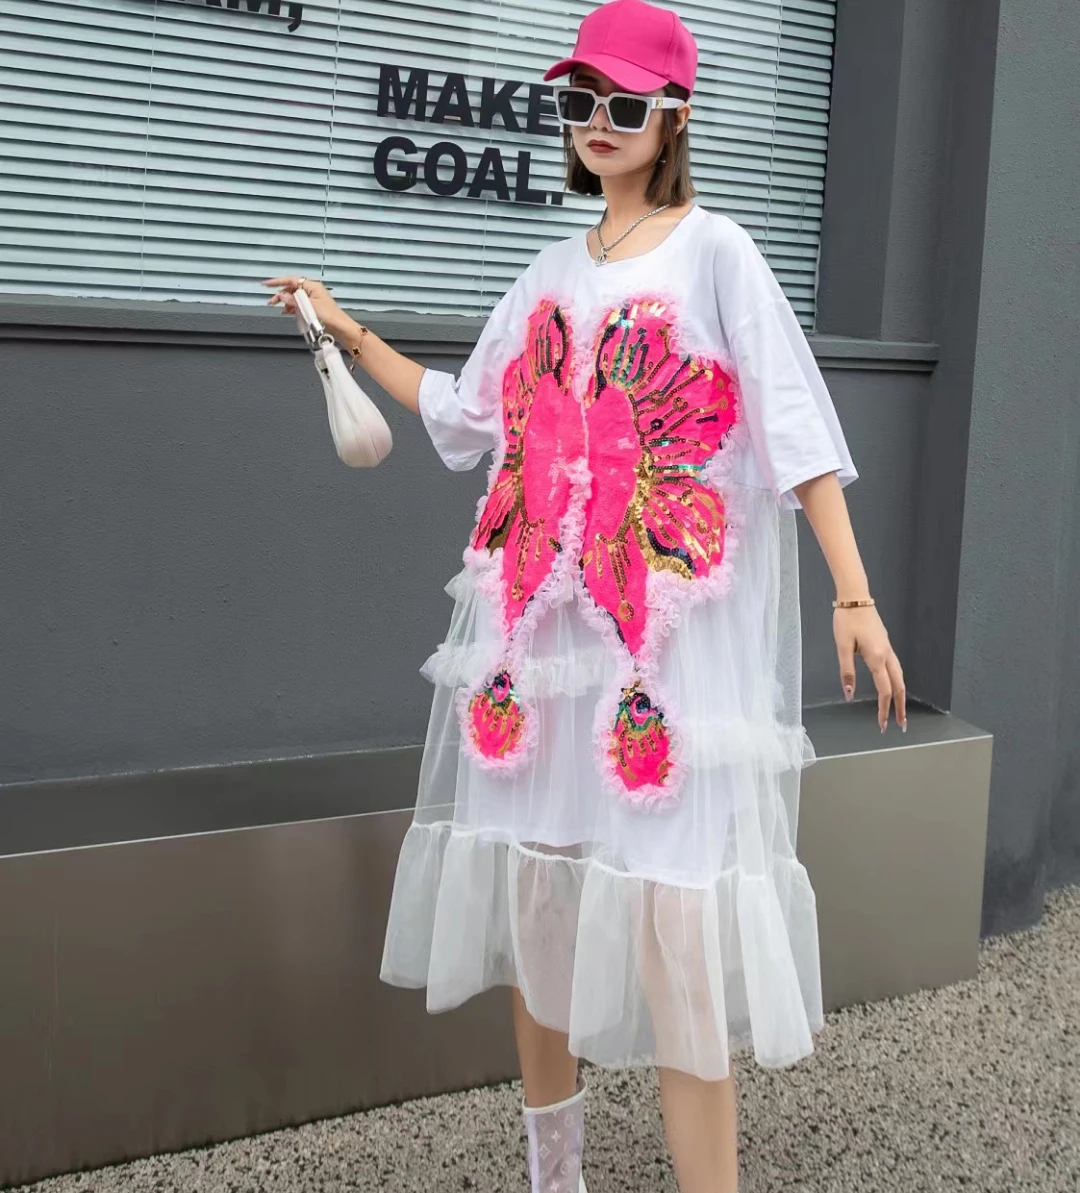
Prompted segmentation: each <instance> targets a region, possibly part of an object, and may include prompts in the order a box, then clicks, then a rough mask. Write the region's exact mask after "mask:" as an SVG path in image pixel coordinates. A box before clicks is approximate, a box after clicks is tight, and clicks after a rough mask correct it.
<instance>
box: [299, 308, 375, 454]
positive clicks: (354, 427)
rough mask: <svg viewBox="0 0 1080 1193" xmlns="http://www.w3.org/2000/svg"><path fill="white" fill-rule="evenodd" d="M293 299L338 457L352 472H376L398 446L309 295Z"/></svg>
mask: <svg viewBox="0 0 1080 1193" xmlns="http://www.w3.org/2000/svg"><path fill="white" fill-rule="evenodd" d="M293 297H294V298H295V299H296V306H297V314H296V323H297V326H298V327H299V328H300V330H301V331H302V332H303V334H304V339H305V340H307V343H308V347H309V348H310V349H311V351H312V353H313V354H314V356H315V367H316V369H318V371H319V378H320V380H321V381H322V387H323V392H324V393H325V394H326V413H327V415H328V416H329V418H330V433H331V434H332V435H333V436H334V446H335V447H336V448H337V454H338V455H339V456H340V457H341V459H342V460H344V462H345V463H346V464H348V465H349V466H350V467H351V468H374V467H375V465H376V464H378V463H379V462H380V461H381V460H383V459H385V458H386V456H387V455H389V453H390V449H391V447H393V445H394V441H393V438H392V436H391V434H390V428H389V427H388V426H387V424H386V419H385V418H383V416H382V414H381V412H380V411H379V408H378V406H376V405H375V403H374V402H373V401H372V400H371V399H370V398H369V397H368V396H367V394H366V393H364V391H363V390H362V389H361V388H360V386H359V385H357V384H356V381H355V380H354V378H353V375H352V373H351V372H350V371H349V368H348V366H347V365H346V364H345V361H344V360H343V359H342V356H341V349H340V348H338V346H337V343H336V342H335V340H334V337H333V336H332V335H331V334H330V333H329V332H328V331H327V330H326V328H325V327H324V326H323V325H322V322H321V321H320V320H319V317H318V315H316V314H315V308H314V307H313V306H312V305H311V299H310V298H308V296H307V293H306V292H305V291H303V290H296V291H294V292H293Z"/></svg>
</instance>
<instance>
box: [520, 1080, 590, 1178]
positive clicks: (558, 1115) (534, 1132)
mask: <svg viewBox="0 0 1080 1193" xmlns="http://www.w3.org/2000/svg"><path fill="white" fill-rule="evenodd" d="M585 1090H586V1085H585V1082H584V1081H583V1080H582V1079H581V1078H580V1077H579V1078H578V1088H577V1093H576V1094H574V1096H573V1097H572V1098H567V1099H566V1101H565V1102H557V1103H556V1104H555V1105H554V1106H526V1105H525V1102H524V1100H523V1101H522V1103H521V1108H522V1110H523V1112H524V1114H525V1130H526V1132H527V1134H528V1137H529V1178H530V1180H531V1181H532V1193H586V1189H585V1179H584V1177H582V1175H581V1152H582V1147H583V1145H584V1142H585Z"/></svg>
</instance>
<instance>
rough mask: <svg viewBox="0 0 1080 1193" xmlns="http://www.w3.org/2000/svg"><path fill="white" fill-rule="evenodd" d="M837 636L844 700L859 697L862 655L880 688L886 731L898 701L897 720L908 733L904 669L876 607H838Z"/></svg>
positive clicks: (880, 714)
mask: <svg viewBox="0 0 1080 1193" xmlns="http://www.w3.org/2000/svg"><path fill="white" fill-rule="evenodd" d="M833 636H834V637H835V638H836V652H837V654H838V655H839V656H840V683H841V685H842V686H843V689H844V699H845V700H847V701H849V702H850V701H851V700H853V699H854V698H855V656H856V655H857V654H860V655H862V658H863V662H864V663H865V664H866V665H867V667H869V669H870V674H871V675H872V676H873V677H874V686H875V687H876V688H877V694H878V724H879V725H880V726H881V732H882V733H884V732H885V727H886V726H887V725H888V723H889V707H890V705H892V704H895V705H896V723H897V724H898V725H899V726H900V728H901V729H902V730H903V731H904V732H905V733H906V732H907V691H906V689H905V687H904V672H903V670H902V669H901V667H900V660H899V659H898V658H897V657H896V651H895V650H893V648H892V645H891V644H890V642H889V635H888V632H887V631H886V629H885V624H884V622H883V621H882V620H881V618H880V617H879V616H878V611H877V609H876V608H875V606H873V605H864V606H863V607H862V608H855V609H834V610H833Z"/></svg>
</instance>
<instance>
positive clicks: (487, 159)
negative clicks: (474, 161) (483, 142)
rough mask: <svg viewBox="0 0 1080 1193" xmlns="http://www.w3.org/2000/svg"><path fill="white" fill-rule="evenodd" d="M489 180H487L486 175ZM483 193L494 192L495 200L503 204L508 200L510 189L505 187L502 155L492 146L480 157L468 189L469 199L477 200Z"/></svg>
mask: <svg viewBox="0 0 1080 1193" xmlns="http://www.w3.org/2000/svg"><path fill="white" fill-rule="evenodd" d="M489 174H490V175H491V178H490V179H489V178H488V175H489ZM484 191H494V192H495V198H496V199H502V201H503V202H504V203H507V202H509V200H510V188H509V187H508V186H507V185H506V170H504V169H503V160H502V154H501V153H500V152H499V151H498V149H496V148H495V146H494V145H489V146H488V147H487V149H485V150H484V152H483V153H482V154H481V155H480V164H479V165H478V166H477V167H476V177H475V178H474V179H473V180H472V185H471V186H470V187H469V198H470V199H479V198H480V197H481V195H482V194H483V192H484Z"/></svg>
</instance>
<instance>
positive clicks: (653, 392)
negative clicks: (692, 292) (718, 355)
mask: <svg viewBox="0 0 1080 1193" xmlns="http://www.w3.org/2000/svg"><path fill="white" fill-rule="evenodd" d="M667 310H668V308H667V306H666V305H665V304H664V303H661V302H655V301H654V302H649V301H641V302H633V303H628V304H626V305H624V306H623V307H621V308H619V309H618V310H614V311H612V312H611V313H610V315H609V316H608V318H607V320H606V322H605V323H604V325H603V326H602V327H601V329H600V331H599V333H598V334H597V337H596V341H595V344H594V349H593V354H592V360H593V371H592V376H591V377H590V378H589V383H588V389H587V391H586V393H585V399H584V408H585V423H586V429H587V438H588V463H589V471H590V473H591V474H592V477H593V488H592V494H591V496H590V498H589V503H588V506H587V511H586V523H585V534H584V541H583V553H582V560H581V564H582V579H583V582H584V587H585V589H586V591H587V592H588V594H589V596H590V597H591V598H592V601H593V602H594V603H595V606H596V608H597V609H599V610H602V611H603V613H604V614H606V617H607V619H608V621H607V628H608V629H609V630H610V628H612V627H614V629H615V632H616V634H617V637H618V640H619V642H620V643H621V644H622V645H623V646H624V647H625V649H626V651H627V652H628V653H629V655H630V658H631V659H632V661H633V671H632V674H631V676H630V677H629V679H628V680H627V681H626V682H625V683H624V685H623V686H622V689H621V691H620V692H619V694H618V698H617V705H616V707H615V708H614V710H612V708H611V705H610V704H608V705H607V706H606V707H605V706H603V705H602V706H601V709H600V724H599V726H598V736H599V737H600V740H601V748H602V752H603V762H604V765H605V767H606V769H607V772H608V774H609V777H610V778H611V779H612V781H613V782H614V783H615V785H616V787H617V788H618V789H619V790H621V791H623V792H625V793H626V794H627V795H628V796H629V797H630V798H632V799H633V800H634V802H638V803H654V802H666V801H667V800H668V799H669V798H670V797H671V796H672V795H673V793H674V792H675V790H676V789H677V787H678V782H677V775H676V773H675V768H676V762H677V758H676V750H675V748H674V743H673V740H672V727H671V725H670V723H669V721H668V718H667V717H666V715H665V711H664V708H663V703H662V702H658V700H657V699H656V693H655V692H650V691H648V690H646V689H647V688H648V686H649V682H650V677H651V676H652V672H653V671H654V669H655V665H656V662H657V658H656V655H657V648H658V644H659V640H660V638H661V637H662V635H663V632H664V630H665V628H666V626H667V625H668V624H670V622H671V620H672V619H673V617H674V614H675V608H676V607H677V604H678V602H679V601H680V600H683V599H685V598H686V597H687V596H688V595H689V592H690V590H691V589H692V588H694V587H695V586H700V585H701V584H702V583H703V582H704V581H705V580H706V578H707V577H710V576H714V575H717V573H718V569H719V567H720V564H721V562H722V561H723V559H724V546H725V538H726V533H727V519H726V517H725V509H724V500H723V497H722V495H721V493H720V492H719V490H718V489H716V488H715V487H714V486H713V485H711V484H708V483H706V481H705V480H704V479H703V477H702V473H703V471H704V468H705V465H706V464H707V463H708V461H709V460H710V459H711V458H712V457H713V456H715V455H716V454H717V452H719V451H720V450H721V448H722V446H723V444H724V441H725V438H726V437H727V435H728V433H729V432H730V431H731V429H732V427H733V426H734V425H735V422H736V419H737V414H738V404H737V395H736V386H735V381H734V379H733V377H732V376H731V375H729V374H728V373H727V372H726V371H725V370H724V369H722V368H721V367H720V366H719V364H717V363H715V362H711V361H705V360H701V359H698V358H696V357H694V356H692V355H691V354H689V353H685V352H678V351H676V350H675V349H674V347H673V344H672V338H673V333H672V327H671V323H670V320H669V319H667V318H665V316H666V314H667ZM665 586H667V587H669V588H670V589H672V591H671V592H670V593H669V596H668V599H667V600H665V601H663V602H661V601H658V600H656V599H655V597H656V595H657V592H656V590H658V589H660V588H663V587H665ZM680 590H681V591H680ZM651 598H653V599H651ZM651 682H652V684H653V685H654V686H655V680H652V681H651ZM605 739H606V740H605Z"/></svg>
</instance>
